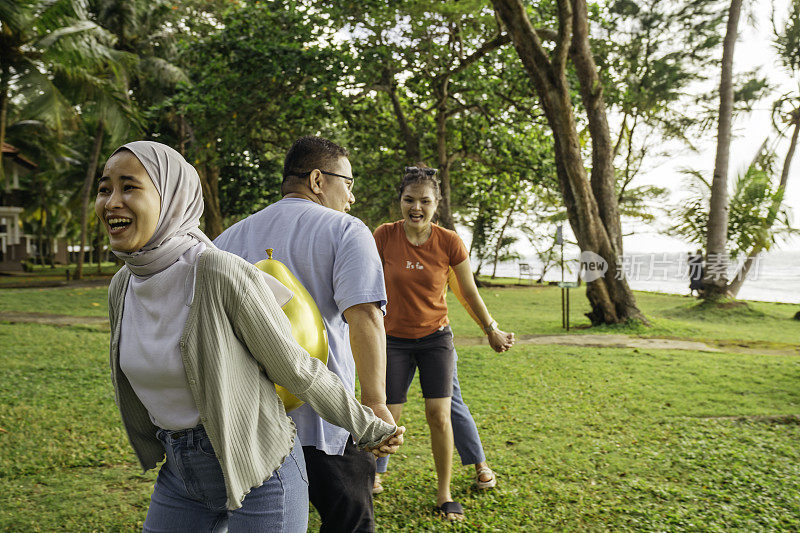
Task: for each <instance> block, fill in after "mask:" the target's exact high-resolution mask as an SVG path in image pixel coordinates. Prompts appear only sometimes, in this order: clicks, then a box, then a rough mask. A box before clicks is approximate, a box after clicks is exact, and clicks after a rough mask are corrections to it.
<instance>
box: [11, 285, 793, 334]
mask: <svg viewBox="0 0 800 533" xmlns="http://www.w3.org/2000/svg"><path fill="white" fill-rule="evenodd" d="M570 293H571V294H570V301H571V306H570V311H571V312H570V324H571V327H572V329H570V334H574V335H581V334H587V333H592V334H597V333H616V334H620V333H621V334H628V335H640V336H646V337H674V338H685V339H696V340H711V341H730V342H748V343H755V344H757V345H763V346H765V347H768V346H773V345H775V346H781V345H797V344H798V339H800V321H797V320H792V316H794V314H795V313H796V312H797V311H798V310H800V306H798V305H795V304H779V303H766V302H749V303H748V305H747V306H746V307H741V308H734V309H725V310H719V309H711V310H710V309H698V308H697V300H696V299H694V298H689V297H686V296H678V295H674V294H660V293H649V292H636V298H637V302H638V303H639V305H640V307H641V309H642V310H643V311H644V313H645V314H646V315H647V317H648V318H649V320H650V321H651V323H652V326H651V327H643V326H625V325H621V326H612V327H596V328H589V320H588V319H587V318H586V317H585V316H584V314H585V313H587V312H589V303H588V301H587V300H586V297H585V295H584V289H583V288H578V289H572V290H571V291H570ZM481 294H482V295H483V298H484V300H485V301H486V305H487V306H488V308H489V311H490V312H491V313H492V315H493V316H494V318H495V319H496V320H497V321H498V322H499V323H500V327H501V328H507V329H508V330H511V331H514V332H515V333H517V335H556V334H561V333H565V331H564V330H563V329H562V327H561V290H560V289H558V288H557V287H549V286H533V287H509V288H492V287H488V288H482V289H481ZM106 295H107V292H106V288H105V287H57V288H47V289H3V290H0V311H25V312H38V313H55V314H71V315H76V316H105V315H107V313H108V312H107V302H106V299H107V296H106ZM448 305H449V308H450V318H451V321H452V324H453V329H454V330H455V331H456V338H458V337H459V336H460V337H478V336H482V332H481V331H480V329H479V328H478V326H477V325H476V324H475V323H474V322H473V321H472V319H470V318H469V315H467V313H466V311H464V309H463V308H462V307H461V305H459V303H458V301H457V300H456V299H455V297H454V296H453V295H452V293H450V294H449V295H448Z"/></svg>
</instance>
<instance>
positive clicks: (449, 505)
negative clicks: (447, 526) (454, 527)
mask: <svg viewBox="0 0 800 533" xmlns="http://www.w3.org/2000/svg"><path fill="white" fill-rule="evenodd" d="M433 512H434V513H436V514H438V515H439V516H441V517H442V518H446V519H447V520H449V521H450V522H461V521H462V520H464V508H463V507H461V504H460V503H458V502H444V503H443V504H442V505H440V506H438V507H434V508H433ZM449 515H456V516H455V517H453V518H450V516H449Z"/></svg>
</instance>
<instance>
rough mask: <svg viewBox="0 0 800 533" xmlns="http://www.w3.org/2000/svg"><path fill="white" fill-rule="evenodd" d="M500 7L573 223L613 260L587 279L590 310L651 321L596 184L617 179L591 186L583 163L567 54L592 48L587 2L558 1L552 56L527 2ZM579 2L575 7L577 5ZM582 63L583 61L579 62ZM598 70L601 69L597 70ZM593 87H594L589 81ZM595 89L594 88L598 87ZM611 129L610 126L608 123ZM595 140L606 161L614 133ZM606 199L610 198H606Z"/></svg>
mask: <svg viewBox="0 0 800 533" xmlns="http://www.w3.org/2000/svg"><path fill="white" fill-rule="evenodd" d="M492 4H493V5H494V8H495V11H496V12H497V15H498V16H499V18H500V19H501V20H502V21H503V22H504V23H505V25H506V28H507V30H508V32H509V33H510V35H511V40H512V42H513V43H514V47H515V48H516V50H517V54H518V55H519V57H520V59H521V60H522V64H523V66H524V67H525V70H526V72H527V73H528V77H529V78H530V79H531V82H532V84H533V87H534V89H535V90H536V93H537V94H538V96H539V99H540V101H541V105H542V107H543V109H544V112H545V116H546V117H547V121H548V123H549V124H550V127H551V129H552V130H553V138H554V152H555V160H556V173H557V176H558V181H559V186H560V189H561V194H562V197H563V199H564V204H565V206H566V209H567V214H568V217H569V221H570V225H571V226H572V230H573V232H574V233H575V236H576V238H577V240H578V245H579V246H580V248H581V250H582V251H591V252H594V253H596V254H599V255H600V256H601V257H602V258H603V259H604V260H605V261H606V263H607V265H608V270H607V271H606V274H605V276H603V277H601V278H600V279H598V280H596V281H592V282H591V283H588V284H587V289H586V296H587V297H588V299H589V302H590V304H591V307H592V311H591V312H590V313H588V314H587V316H588V317H589V319H590V320H591V322H592V324H593V325H595V324H614V323H619V322H624V321H627V320H629V319H634V320H640V321H642V322H644V323H647V320H646V319H645V317H644V315H643V314H642V312H641V311H640V310H639V308H638V307H637V306H636V299H635V298H634V295H633V292H632V291H631V290H630V287H629V286H628V283H627V281H625V279H624V276H618V275H617V274H618V267H617V264H618V260H617V254H616V246H615V245H614V242H613V240H614V239H616V238H617V237H616V234H615V229H614V228H615V227H618V225H619V214H618V213H617V214H616V215H614V212H613V210H609V209H608V208H611V207H612V206H613V205H614V203H610V202H606V203H604V204H603V205H604V208H605V209H606V210H605V213H606V216H610V217H612V218H613V217H614V216H616V220H615V221H612V227H611V228H610V230H609V228H606V226H605V225H604V223H603V219H602V218H601V215H600V208H599V205H598V202H597V200H596V198H595V196H594V193H593V189H594V188H597V189H598V190H600V191H601V192H603V191H606V190H608V188H609V187H611V188H612V189H613V181H612V183H611V184H610V185H609V184H608V183H599V182H598V184H597V185H596V186H593V187H590V185H589V181H588V179H587V175H586V169H585V168H584V165H583V157H582V154H581V149H580V142H579V138H578V131H577V128H576V124H575V118H574V113H573V108H572V102H571V100H570V90H569V83H568V81H567V75H566V70H567V69H566V61H567V54H568V51H569V49H570V47H572V48H573V49H574V50H575V54H576V55H578V56H580V55H581V54H585V53H586V52H585V51H586V50H589V48H588V47H589V45H588V43H584V44H581V43H580V42H576V39H577V40H581V39H588V33H586V31H585V29H581V28H582V27H584V26H585V25H587V24H588V22H586V21H583V20H579V21H578V22H577V23H576V24H575V25H576V26H577V27H578V33H579V35H578V36H575V37H573V25H574V22H573V20H574V18H575V17H576V16H577V17H578V18H585V16H586V5H585V2H584V1H583V0H573V1H572V3H570V2H568V1H567V0H559V1H558V16H559V31H558V38H557V40H556V45H555V49H554V50H553V52H552V56H551V55H549V52H548V51H547V50H546V49H545V48H544V47H543V46H542V43H541V41H540V40H539V37H538V35H537V34H536V32H535V31H534V29H533V27H532V26H531V23H530V21H529V19H528V16H527V13H526V12H525V7H524V4H523V3H522V2H521V1H520V0H492ZM573 4H575V6H577V7H575V8H574V6H573ZM581 50H584V51H583V52H581ZM577 62H578V63H581V62H582V66H580V67H578V70H579V71H581V72H583V73H584V75H587V76H588V73H586V72H585V69H588V68H590V67H591V64H590V63H588V62H587V60H586V58H585V57H583V58H579V59H577ZM576 67H577V65H576ZM595 74H596V73H595ZM587 88H591V87H590V86H589V85H587ZM596 90H597V89H596V88H592V91H596ZM587 96H589V97H590V100H592V101H593V102H594V100H599V99H600V98H601V97H602V94H597V93H596V92H592V93H591V94H589V95H587ZM594 105H595V110H594V111H593V112H590V113H589V115H588V118H589V120H590V122H591V121H597V120H599V119H600V117H601V115H602V116H604V114H605V111H604V109H601V106H599V104H596V103H595V104H594ZM602 127H603V126H602V124H600V125H597V124H595V125H593V126H592V127H591V130H590V132H591V133H592V134H593V135H594V134H595V133H596V132H600V133H602ZM605 127H606V129H607V127H608V125H607V124H606V126H605ZM592 143H593V145H594V144H595V143H597V144H598V145H599V144H602V143H607V145H606V146H605V147H603V146H598V148H597V149H596V150H597V157H598V161H601V164H603V165H605V163H603V161H605V159H606V158H607V157H609V156H608V155H604V154H606V152H603V150H607V154H610V152H611V145H610V136H605V137H604V136H602V135H600V137H599V138H598V139H595V138H594V136H593V138H592ZM595 178H596V179H597V180H608V179H612V180H613V172H612V173H608V172H607V171H600V170H598V171H597V172H594V171H593V179H595ZM603 199H604V201H605V200H606V198H605V197H604V198H603Z"/></svg>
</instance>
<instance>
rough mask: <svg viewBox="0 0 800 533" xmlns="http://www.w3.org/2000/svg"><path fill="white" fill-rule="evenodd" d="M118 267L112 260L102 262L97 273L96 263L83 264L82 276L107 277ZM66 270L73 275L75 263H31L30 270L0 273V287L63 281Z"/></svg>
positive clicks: (65, 278)
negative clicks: (51, 265)
mask: <svg viewBox="0 0 800 533" xmlns="http://www.w3.org/2000/svg"><path fill="white" fill-rule="evenodd" d="M118 269H119V265H118V264H116V263H113V262H108V263H103V264H102V269H101V270H100V272H99V273H98V271H97V263H88V264H84V265H83V278H84V279H87V280H91V279H101V278H109V277H111V276H113V275H114V273H115V272H116V271H117V270H118ZM67 270H69V271H70V276H73V275H74V272H75V265H56V266H55V267H50V266H41V265H33V267H32V271H31V272H13V273H4V275H0V288H3V287H18V286H20V287H26V286H32V287H33V286H37V285H41V284H44V283H48V282H64V281H66V280H67Z"/></svg>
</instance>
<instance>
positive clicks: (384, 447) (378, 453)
mask: <svg viewBox="0 0 800 533" xmlns="http://www.w3.org/2000/svg"><path fill="white" fill-rule="evenodd" d="M405 432H406V428H405V426H397V431H395V432H394V434H393V435H391V436H389V437H387V438H386V440H384V441H383V442H381V443H380V444H378V445H377V446H375V447H373V448H367V451H369V452H372V454H373V455H374V456H375V457H386V456H387V455H390V454H393V453H395V452H396V451H397V449H398V448H399V447H400V446H401V445H402V444H403V433H405Z"/></svg>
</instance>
